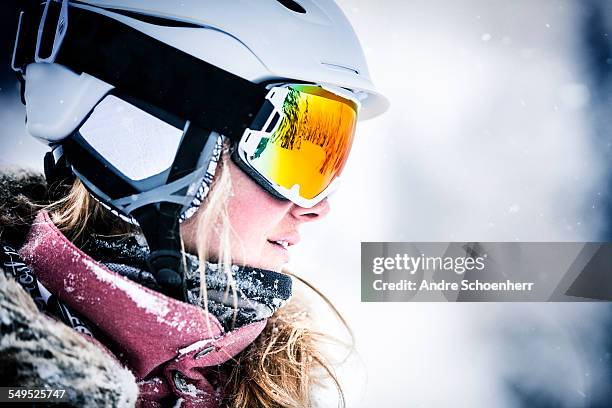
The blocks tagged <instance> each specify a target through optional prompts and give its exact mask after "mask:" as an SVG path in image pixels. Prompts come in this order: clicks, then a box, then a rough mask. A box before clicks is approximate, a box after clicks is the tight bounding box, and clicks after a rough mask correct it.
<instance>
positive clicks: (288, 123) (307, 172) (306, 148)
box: [251, 85, 357, 200]
mask: <svg viewBox="0 0 612 408" xmlns="http://www.w3.org/2000/svg"><path fill="white" fill-rule="evenodd" d="M288 90H289V92H288V94H287V97H286V98H285V101H284V103H283V108H282V110H283V113H284V117H283V118H282V119H281V122H280V124H279V125H278V127H277V129H276V130H275V131H274V132H273V133H272V134H271V135H270V137H264V138H262V139H261V141H260V142H259V145H258V147H257V149H256V151H255V153H254V154H253V156H252V157H251V165H252V166H253V167H254V168H255V169H256V170H257V171H258V172H260V173H261V174H262V175H263V176H265V177H266V178H268V179H269V180H270V181H272V182H273V183H276V184H278V185H280V186H282V187H284V188H287V189H292V188H294V186H295V185H296V184H297V185H298V186H299V192H300V194H299V195H300V196H301V197H302V198H304V199H307V200H310V199H313V198H315V197H316V196H318V195H319V194H320V193H322V192H323V191H324V190H325V189H326V188H327V187H328V186H329V185H330V184H331V182H332V181H333V180H334V179H335V178H336V177H338V176H339V175H340V173H341V172H342V169H343V167H344V164H345V163H346V159H347V157H348V155H349V152H350V149H351V145H352V143H353V135H354V133H355V125H356V122H357V104H356V103H355V102H353V101H351V100H349V99H345V98H342V97H341V96H338V95H336V94H335V93H332V92H330V91H327V90H325V89H323V88H321V87H317V86H313V85H291V86H289V87H288Z"/></svg>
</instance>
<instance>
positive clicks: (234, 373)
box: [48, 155, 353, 408]
mask: <svg viewBox="0 0 612 408" xmlns="http://www.w3.org/2000/svg"><path fill="white" fill-rule="evenodd" d="M226 158H227V156H226V155H223V158H222V160H220V162H219V166H218V169H217V174H216V176H215V180H214V182H213V185H212V186H211V191H210V193H209V194H208V196H207V197H206V199H205V201H204V203H203V204H202V206H203V208H200V209H199V211H198V212H197V213H196V216H197V217H198V218H197V219H196V222H197V231H196V233H197V237H198V240H197V253H198V257H199V259H200V274H203V273H205V268H204V265H206V260H207V256H208V255H209V254H207V252H206V251H207V245H208V243H209V241H210V238H211V236H213V234H215V235H216V236H218V237H219V241H220V245H219V246H220V248H219V254H218V263H219V264H220V265H223V267H224V268H226V272H227V273H228V278H231V273H230V271H229V265H231V253H230V250H229V248H230V231H231V223H230V220H229V216H228V212H227V202H228V198H229V196H230V194H231V177H230V174H229V169H228V168H227V163H226V160H227V159H226ZM48 208H49V210H50V212H51V216H52V220H53V222H54V223H55V224H56V225H57V226H58V228H59V229H60V230H61V231H62V232H63V233H64V234H65V235H66V236H67V237H68V238H70V239H71V240H72V241H73V242H75V243H76V244H77V245H78V243H80V242H82V241H83V240H84V239H86V237H87V236H88V235H89V234H90V233H92V232H96V233H104V234H108V235H123V234H130V233H135V232H138V231H137V230H136V228H135V227H134V226H132V225H130V224H129V223H127V222H117V218H116V216H113V215H112V214H111V213H110V211H108V210H107V209H105V208H103V207H102V205H101V204H100V203H98V202H97V201H96V200H94V199H92V198H91V196H90V195H89V193H88V192H87V190H86V189H85V187H84V186H83V184H82V183H81V182H80V181H79V180H78V179H77V180H76V181H75V182H74V184H73V185H72V188H71V190H70V192H69V193H68V194H67V195H66V196H65V197H64V198H62V199H61V200H59V201H57V202H55V203H53V204H52V205H51V206H49V207H48ZM283 272H285V273H287V274H290V275H291V276H293V277H294V278H296V279H297V280H298V281H300V282H302V283H304V284H305V285H306V286H307V287H308V288H310V289H312V290H313V291H314V292H315V293H316V294H317V295H318V296H320V297H321V299H323V301H324V302H325V303H326V304H327V305H328V306H329V307H330V308H331V310H332V311H333V312H334V313H335V315H336V316H337V317H338V318H339V320H340V321H341V322H342V324H343V325H344V327H345V328H346V330H347V332H348V333H349V335H350V339H351V343H350V344H346V343H342V342H340V341H338V340H337V339H334V338H332V337H330V336H329V335H326V334H324V333H322V332H320V331H316V330H314V329H313V326H314V323H313V321H312V319H311V316H310V314H309V311H308V309H307V308H306V307H305V306H304V305H303V304H302V303H301V301H300V300H299V299H297V298H296V297H295V296H294V297H293V298H292V299H291V301H290V302H289V303H288V304H287V305H285V306H284V307H282V308H281V309H279V310H278V311H276V312H275V313H274V315H272V317H270V318H269V319H268V322H267V324H266V327H265V329H264V330H263V332H262V333H261V334H260V335H259V337H258V338H257V339H256V340H255V341H254V342H253V343H252V344H251V345H249V346H248V347H247V348H246V349H245V350H244V351H242V352H241V353H240V354H238V355H237V356H235V357H234V358H233V359H230V360H229V361H228V362H226V363H224V364H223V365H221V366H220V367H219V368H218V369H219V372H220V373H223V375H224V376H227V378H228V381H227V385H226V388H225V390H226V393H225V394H226V395H227V396H228V399H227V400H226V401H224V404H225V406H231V407H239V408H247V407H248V408H251V407H310V406H312V405H313V401H312V399H311V392H312V390H313V388H314V387H317V386H324V385H326V383H327V382H330V381H331V383H332V385H333V386H334V387H335V388H336V390H337V392H338V397H339V405H340V406H345V401H344V393H343V391H342V388H341V386H340V383H339V381H338V378H337V376H336V374H335V372H334V369H333V366H332V364H331V362H330V361H329V360H328V358H327V357H326V356H325V355H324V352H323V348H324V345H325V344H326V343H329V342H332V343H335V344H338V343H340V344H343V345H344V346H346V347H347V349H348V351H349V353H350V352H351V351H352V347H353V334H352V332H351V330H350V328H349V327H348V325H347V324H346V321H345V320H344V319H343V318H342V316H341V315H340V313H339V312H338V311H337V310H336V308H335V307H334V306H333V304H332V303H331V302H330V301H329V300H328V299H327V298H326V297H325V296H324V295H323V294H322V293H321V292H320V291H319V290H317V289H316V288H315V287H314V286H313V285H311V284H310V283H308V282H307V281H305V280H304V279H302V278H300V277H298V276H297V275H295V274H293V273H291V272H290V271H283ZM200 282H201V286H202V287H201V291H200V293H201V296H202V297H203V299H202V304H203V305H204V306H205V307H206V306H207V303H208V302H207V301H206V300H207V299H206V287H205V283H206V279H205V278H204V276H201V279H200ZM231 286H232V292H233V299H237V297H236V289H235V286H234V285H231Z"/></svg>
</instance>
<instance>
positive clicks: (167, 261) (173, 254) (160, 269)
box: [147, 249, 184, 300]
mask: <svg viewBox="0 0 612 408" xmlns="http://www.w3.org/2000/svg"><path fill="white" fill-rule="evenodd" d="M181 258H182V255H181V253H180V252H179V251H173V250H168V249H160V250H157V251H153V252H151V254H150V255H149V259H148V260H147V261H148V263H149V268H150V269H151V273H152V274H153V276H154V277H155V280H156V281H157V284H158V285H159V286H160V287H161V288H162V290H163V291H164V293H165V294H167V295H168V296H171V297H173V298H175V299H178V300H184V296H183V277H182V276H181V274H180V273H179V272H178V271H179V270H180V267H181Z"/></svg>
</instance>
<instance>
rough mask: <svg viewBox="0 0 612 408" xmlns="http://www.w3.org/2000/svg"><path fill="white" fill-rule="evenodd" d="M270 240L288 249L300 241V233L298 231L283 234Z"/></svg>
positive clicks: (269, 239)
mask: <svg viewBox="0 0 612 408" xmlns="http://www.w3.org/2000/svg"><path fill="white" fill-rule="evenodd" d="M268 242H270V243H272V244H275V245H278V246H280V247H282V248H283V249H287V248H289V247H290V246H293V245H296V244H297V243H298V242H300V235H299V234H298V233H290V234H283V235H279V236H277V237H274V238H268Z"/></svg>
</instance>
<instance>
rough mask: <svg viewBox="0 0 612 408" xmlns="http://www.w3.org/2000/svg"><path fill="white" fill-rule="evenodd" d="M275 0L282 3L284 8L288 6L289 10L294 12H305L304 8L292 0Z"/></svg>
mask: <svg viewBox="0 0 612 408" xmlns="http://www.w3.org/2000/svg"><path fill="white" fill-rule="evenodd" d="M276 1H278V2H279V3H280V4H282V5H283V6H285V7H286V8H288V9H289V10H291V11H293V12H295V13H300V14H306V9H305V8H304V7H302V6H300V4H299V3H297V2H295V1H293V0H276Z"/></svg>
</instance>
